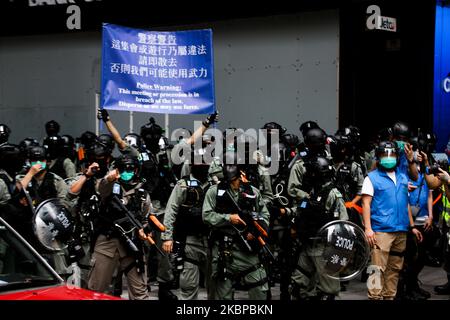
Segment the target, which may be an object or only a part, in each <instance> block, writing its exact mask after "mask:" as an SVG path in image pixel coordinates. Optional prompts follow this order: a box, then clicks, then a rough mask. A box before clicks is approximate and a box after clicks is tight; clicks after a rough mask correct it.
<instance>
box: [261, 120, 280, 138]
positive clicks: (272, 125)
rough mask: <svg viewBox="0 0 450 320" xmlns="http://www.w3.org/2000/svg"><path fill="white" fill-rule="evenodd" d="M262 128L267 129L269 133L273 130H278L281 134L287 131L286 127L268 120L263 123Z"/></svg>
mask: <svg viewBox="0 0 450 320" xmlns="http://www.w3.org/2000/svg"><path fill="white" fill-rule="evenodd" d="M261 129H265V130H267V131H268V133H271V131H272V130H278V132H279V134H280V135H282V134H284V133H285V132H286V128H285V127H282V126H281V125H280V124H279V123H276V122H273V121H272V122H267V123H266V124H264V125H263V127H262V128H261Z"/></svg>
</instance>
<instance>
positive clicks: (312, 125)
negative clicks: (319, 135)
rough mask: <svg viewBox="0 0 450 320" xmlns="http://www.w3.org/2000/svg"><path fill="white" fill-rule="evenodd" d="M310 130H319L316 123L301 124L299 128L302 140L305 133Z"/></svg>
mask: <svg viewBox="0 0 450 320" xmlns="http://www.w3.org/2000/svg"><path fill="white" fill-rule="evenodd" d="M310 129H320V127H319V125H318V124H317V122H314V121H306V122H303V123H302V124H301V126H300V128H299V130H300V132H301V133H302V136H303V138H305V135H306V132H308V131H309V130H310Z"/></svg>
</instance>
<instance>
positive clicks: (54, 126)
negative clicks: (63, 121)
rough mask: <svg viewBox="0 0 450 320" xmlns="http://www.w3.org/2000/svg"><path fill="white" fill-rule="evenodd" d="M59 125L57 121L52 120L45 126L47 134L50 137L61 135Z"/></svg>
mask: <svg viewBox="0 0 450 320" xmlns="http://www.w3.org/2000/svg"><path fill="white" fill-rule="evenodd" d="M59 129H60V126H59V123H58V122H56V121H55V120H50V121H48V122H47V123H46V124H45V132H47V135H48V136H55V135H57V134H58V133H59Z"/></svg>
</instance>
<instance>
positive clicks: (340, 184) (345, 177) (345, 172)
mask: <svg viewBox="0 0 450 320" xmlns="http://www.w3.org/2000/svg"><path fill="white" fill-rule="evenodd" d="M336 188H337V189H338V190H339V192H340V193H342V196H343V197H344V199H345V201H350V200H351V199H353V198H354V197H355V195H356V183H355V181H354V180H353V178H352V162H349V161H346V162H344V163H343V164H342V165H341V166H340V167H339V169H337V170H336Z"/></svg>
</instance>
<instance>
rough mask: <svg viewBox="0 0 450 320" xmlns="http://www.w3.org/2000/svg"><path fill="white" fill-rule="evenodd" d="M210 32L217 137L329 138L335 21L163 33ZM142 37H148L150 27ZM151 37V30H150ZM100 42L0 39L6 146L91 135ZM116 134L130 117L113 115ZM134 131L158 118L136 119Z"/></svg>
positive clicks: (334, 115)
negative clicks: (285, 134)
mask: <svg viewBox="0 0 450 320" xmlns="http://www.w3.org/2000/svg"><path fill="white" fill-rule="evenodd" d="M195 28H212V30H213V42H214V55H215V56H214V60H215V86H216V89H215V93H216V101H217V107H218V109H219V112H220V124H219V126H218V127H219V128H220V129H225V128H227V127H231V126H232V127H241V128H250V127H254V128H259V127H261V126H262V125H263V124H264V123H266V122H269V121H277V122H280V123H281V124H282V125H284V126H285V127H287V128H288V130H289V131H290V132H293V133H296V134H299V131H298V127H299V125H300V124H301V123H302V122H304V121H306V120H316V121H318V122H319V124H320V125H321V126H322V127H323V128H324V129H326V130H327V131H329V132H331V133H334V132H335V130H336V129H337V125H338V80H337V79H338V71H339V70H338V62H339V14H338V11H335V10H332V11H316V12H305V13H300V14H296V15H285V16H274V17H265V18H253V19H243V20H233V21H227V22H217V23H213V24H208V25H195V26H183V27H174V28H165V29H164V30H176V29H180V30H181V29H195ZM148 29H151V27H149V28H148ZM155 30H156V29H155ZM100 67H101V34H100V33H79V34H64V35H46V36H29V37H4V38H0V123H6V124H7V125H9V126H10V127H11V129H12V131H13V132H12V136H11V140H12V142H18V141H19V140H20V139H23V138H25V137H27V136H33V137H36V138H38V139H41V138H43V136H44V135H45V130H44V123H45V122H46V121H48V120H50V119H54V120H56V121H58V122H60V124H61V126H62V130H61V133H62V134H71V135H73V136H74V137H78V136H79V135H80V134H81V133H82V132H84V131H86V130H90V131H95V117H94V115H95V110H94V109H95V92H98V91H99V87H100V69H101V68H100ZM110 114H111V115H112V117H113V120H114V122H115V123H116V125H117V127H118V129H119V131H120V132H121V133H123V134H125V133H126V132H128V131H129V119H128V113H126V112H118V111H111V112H110ZM134 115H135V116H134V131H135V132H136V131H137V132H139V128H140V126H141V125H142V124H144V123H146V122H147V121H148V118H149V117H150V116H154V117H155V119H156V121H157V123H159V124H160V125H162V126H164V115H157V114H155V115H151V114H146V113H135V114H134ZM203 118H204V116H199V115H197V116H182V115H173V116H172V115H171V116H170V127H169V128H170V130H173V129H175V128H179V127H187V128H189V129H192V128H193V120H202V119H203Z"/></svg>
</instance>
